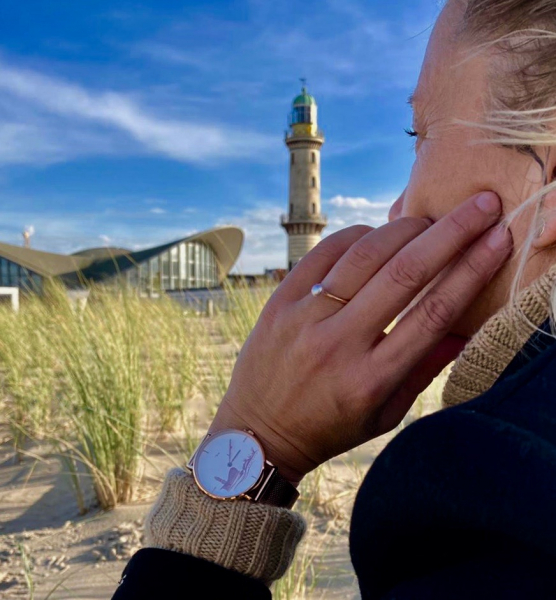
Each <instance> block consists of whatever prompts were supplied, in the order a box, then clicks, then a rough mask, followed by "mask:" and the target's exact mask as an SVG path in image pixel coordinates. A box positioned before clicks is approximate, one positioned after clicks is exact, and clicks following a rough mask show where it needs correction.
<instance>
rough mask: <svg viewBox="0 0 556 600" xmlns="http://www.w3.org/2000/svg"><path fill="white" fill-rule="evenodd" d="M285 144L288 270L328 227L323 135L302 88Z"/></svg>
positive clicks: (312, 101)
mask: <svg viewBox="0 0 556 600" xmlns="http://www.w3.org/2000/svg"><path fill="white" fill-rule="evenodd" d="M285 141H286V146H287V147H288V150H289V152H290V191H289V209H288V214H286V215H282V222H281V224H282V227H283V228H284V229H285V230H286V232H287V234H288V268H289V269H290V270H291V269H293V267H295V265H296V264H297V263H298V262H299V261H300V260H301V259H302V258H303V257H304V256H305V255H306V254H307V252H309V251H310V250H312V249H313V248H314V247H315V246H316V245H317V244H318V243H319V241H320V239H321V233H322V231H323V229H324V228H325V227H326V225H327V220H326V217H325V216H324V215H322V214H321V199H320V189H321V179H320V151H321V148H322V145H323V144H324V134H323V132H322V131H321V130H320V129H319V128H318V122H317V103H316V101H315V99H314V97H313V96H311V95H310V94H309V93H308V92H307V88H306V87H305V85H303V88H302V90H301V94H299V95H298V96H297V97H296V98H295V99H294V101H293V105H292V110H291V113H290V118H289V123H288V130H287V131H286V140H285Z"/></svg>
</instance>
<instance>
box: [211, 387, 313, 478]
mask: <svg viewBox="0 0 556 600" xmlns="http://www.w3.org/2000/svg"><path fill="white" fill-rule="evenodd" d="M224 429H239V430H248V431H252V432H253V433H254V434H255V436H256V438H257V439H258V441H259V442H260V444H261V446H262V447H263V450H264V453H265V458H266V460H267V461H268V462H270V463H271V464H272V465H273V466H274V467H276V469H277V470H278V473H279V474H280V476H281V477H283V478H284V479H286V480H287V481H289V482H290V483H291V484H292V485H294V486H295V487H297V486H298V485H299V483H300V482H301V480H302V479H303V477H305V475H306V474H307V473H309V472H310V471H312V470H313V469H315V468H316V467H317V466H318V465H317V464H315V463H314V462H313V461H311V460H310V459H308V458H307V457H305V456H304V455H303V454H302V453H301V452H299V450H297V448H295V447H294V446H292V445H291V444H290V443H289V442H288V441H287V440H285V439H284V438H283V437H281V436H280V435H278V434H277V433H276V432H275V431H274V430H272V429H271V428H269V427H268V426H267V425H266V424H264V423H263V422H261V421H260V420H259V419H256V418H254V417H250V418H249V419H247V418H244V417H243V416H241V415H238V414H237V413H236V412H235V411H234V410H233V409H232V408H231V406H230V403H229V402H228V401H227V398H226V397H224V400H223V401H222V404H221V406H220V408H219V410H218V413H217V415H216V417H215V418H214V421H213V422H212V424H211V426H210V428H209V433H216V432H218V431H222V430H224Z"/></svg>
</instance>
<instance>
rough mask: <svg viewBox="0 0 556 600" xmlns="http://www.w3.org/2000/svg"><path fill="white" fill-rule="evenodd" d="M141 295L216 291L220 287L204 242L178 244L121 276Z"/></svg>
mask: <svg viewBox="0 0 556 600" xmlns="http://www.w3.org/2000/svg"><path fill="white" fill-rule="evenodd" d="M123 275H124V276H125V278H126V280H127V282H128V284H129V285H130V286H132V287H138V288H139V290H140V292H141V293H143V294H147V295H150V294H156V293H158V292H166V291H172V290H187V289H194V288H210V287H216V286H217V285H219V283H220V277H219V269H218V260H217V257H216V254H215V253H214V250H213V249H212V248H211V247H210V246H209V245H208V244H205V243H203V242H199V241H195V242H180V243H179V244H176V245H175V246H172V247H171V248H168V249H167V250H165V251H164V252H161V253H160V254H158V255H157V256H154V257H153V258H151V259H149V260H146V261H144V262H142V263H140V264H138V265H137V266H135V267H132V268H130V269H128V270H127V271H126V272H125V273H124V274H123Z"/></svg>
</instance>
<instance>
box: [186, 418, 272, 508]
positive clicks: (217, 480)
mask: <svg viewBox="0 0 556 600" xmlns="http://www.w3.org/2000/svg"><path fill="white" fill-rule="evenodd" d="M264 460H265V459H264V452H263V449H262V447H261V445H260V444H259V442H257V440H256V439H255V438H254V437H253V436H251V435H249V434H248V433H246V432H244V431H236V430H226V431H220V432H218V433H215V434H214V435H211V436H210V437H209V438H208V439H207V440H206V441H205V443H204V444H203V445H202V446H201V447H200V448H199V450H198V451H197V454H196V455H195V459H194V463H193V472H194V474H195V479H196V480H197V483H198V484H199V486H200V487H201V488H202V489H203V490H204V491H205V492H207V493H208V494H210V495H211V496H215V497H216V498H235V497H236V496H240V495H241V494H244V493H245V492H247V491H249V490H250V489H251V488H252V487H253V485H255V483H257V481H258V480H259V478H260V476H261V474H262V472H263V468H264Z"/></svg>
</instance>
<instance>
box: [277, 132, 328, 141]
mask: <svg viewBox="0 0 556 600" xmlns="http://www.w3.org/2000/svg"><path fill="white" fill-rule="evenodd" d="M284 135H285V140H286V142H288V141H289V140H299V141H301V140H311V141H315V140H316V141H319V142H320V143H321V144H324V131H322V130H321V129H317V130H316V131H315V132H314V133H309V132H306V131H304V132H295V131H291V130H289V131H288V130H287V131H286V132H285V134H284Z"/></svg>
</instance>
